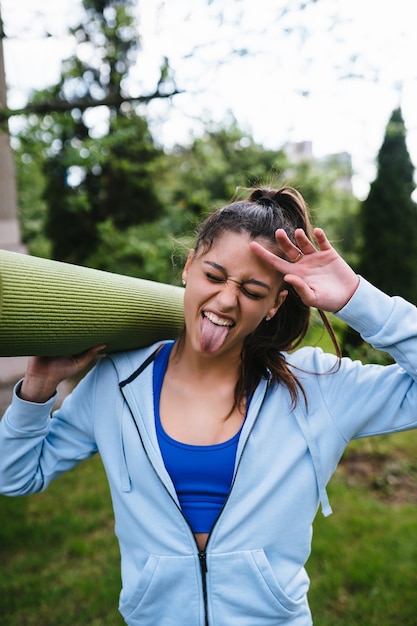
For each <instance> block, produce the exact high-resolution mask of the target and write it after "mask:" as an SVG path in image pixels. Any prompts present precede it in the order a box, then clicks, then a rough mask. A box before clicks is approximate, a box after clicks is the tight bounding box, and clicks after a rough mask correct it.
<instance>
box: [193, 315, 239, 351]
mask: <svg viewBox="0 0 417 626" xmlns="http://www.w3.org/2000/svg"><path fill="white" fill-rule="evenodd" d="M234 326H235V322H234V321H233V320H231V319H227V318H225V317H219V316H218V315H216V314H215V313H212V312H211V311H203V312H202V315H201V326H200V333H201V336H200V342H201V348H202V349H203V350H204V352H208V353H213V352H216V351H217V350H219V349H220V348H221V347H222V346H223V344H224V342H225V341H226V338H227V336H228V334H229V332H230V331H231V329H232V328H233V327H234Z"/></svg>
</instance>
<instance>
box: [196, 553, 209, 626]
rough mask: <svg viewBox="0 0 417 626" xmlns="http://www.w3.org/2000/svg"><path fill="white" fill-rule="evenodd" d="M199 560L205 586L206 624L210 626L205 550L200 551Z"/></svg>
mask: <svg viewBox="0 0 417 626" xmlns="http://www.w3.org/2000/svg"><path fill="white" fill-rule="evenodd" d="M198 558H199V561H200V569H201V582H202V585H203V603H204V624H205V626H209V622H208V599H207V553H206V551H205V550H199V551H198Z"/></svg>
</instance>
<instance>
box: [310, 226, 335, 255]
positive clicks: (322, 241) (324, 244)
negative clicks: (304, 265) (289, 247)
mask: <svg viewBox="0 0 417 626" xmlns="http://www.w3.org/2000/svg"><path fill="white" fill-rule="evenodd" d="M313 232H314V237H315V238H316V241H317V245H318V247H319V248H320V250H330V249H331V248H332V247H333V246H332V245H331V243H330V241H329V240H328V239H327V236H326V233H325V232H324V230H323V229H322V228H315V229H314V231H313Z"/></svg>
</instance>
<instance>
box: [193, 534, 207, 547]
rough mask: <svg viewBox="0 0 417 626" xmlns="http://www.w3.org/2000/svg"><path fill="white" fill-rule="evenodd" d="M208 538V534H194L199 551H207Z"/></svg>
mask: <svg viewBox="0 0 417 626" xmlns="http://www.w3.org/2000/svg"><path fill="white" fill-rule="evenodd" d="M208 536H209V534H208V533H194V537H195V540H196V542H197V545H198V547H199V549H200V550H202V551H203V550H205V549H206V544H207V539H208Z"/></svg>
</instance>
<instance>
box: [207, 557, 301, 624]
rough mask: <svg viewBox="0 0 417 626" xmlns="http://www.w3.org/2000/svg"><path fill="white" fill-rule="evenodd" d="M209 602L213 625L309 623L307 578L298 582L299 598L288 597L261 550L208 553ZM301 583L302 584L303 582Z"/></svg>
mask: <svg viewBox="0 0 417 626" xmlns="http://www.w3.org/2000/svg"><path fill="white" fill-rule="evenodd" d="M208 576H209V578H208V584H209V602H210V605H211V610H212V614H213V618H214V619H213V624H215V625H216V626H226V624H233V623H237V622H236V621H235V620H236V619H237V616H239V625H240V626H253V625H254V624H256V626H261V625H262V626H267V625H268V626H269V625H270V626H276V625H277V624H280V623H281V620H285V624H294V625H295V624H300V625H301V624H303V626H305V625H306V624H310V623H311V621H310V620H311V617H310V610H309V608H308V604H307V598H306V595H305V592H306V588H307V586H308V577H307V574H305V577H304V579H303V582H302V583H300V587H301V589H300V597H299V598H293V597H290V596H289V595H288V594H287V593H286V592H285V591H284V589H283V588H282V587H281V586H280V584H279V583H278V581H277V579H276V576H275V575H274V572H273V570H272V567H271V565H270V563H269V561H268V559H267V557H266V555H265V553H264V551H263V550H250V551H242V552H233V553H229V554H211V555H210V557H209V560H208ZM303 583H304V584H303Z"/></svg>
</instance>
